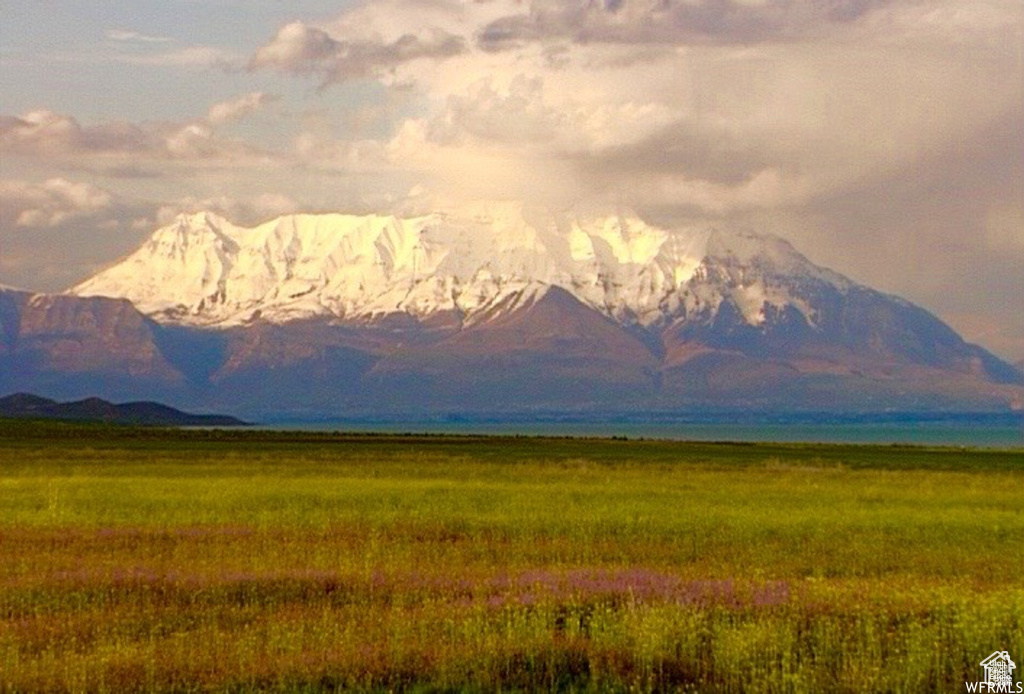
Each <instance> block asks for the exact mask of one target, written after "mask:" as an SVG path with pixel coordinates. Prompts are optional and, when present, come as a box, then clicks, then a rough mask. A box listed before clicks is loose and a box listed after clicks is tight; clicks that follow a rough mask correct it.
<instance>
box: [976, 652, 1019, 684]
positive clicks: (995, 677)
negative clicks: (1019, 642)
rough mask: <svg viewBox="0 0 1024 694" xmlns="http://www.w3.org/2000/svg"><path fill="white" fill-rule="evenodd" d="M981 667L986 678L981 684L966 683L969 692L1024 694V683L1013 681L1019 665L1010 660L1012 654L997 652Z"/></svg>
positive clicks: (982, 662)
mask: <svg viewBox="0 0 1024 694" xmlns="http://www.w3.org/2000/svg"><path fill="white" fill-rule="evenodd" d="M979 665H981V667H982V668H984V670H985V678H984V679H983V680H981V681H980V682H964V684H965V685H967V691H969V692H977V693H978V694H995V693H996V692H1007V694H1024V682H1017V683H1014V681H1013V670H1014V668H1016V667H1017V664H1016V663H1014V662H1013V661H1012V660H1011V659H1010V654H1009V653H1007V652H1006V651H996V652H995V653H993V654H992V655H990V656H989V657H987V658H985V659H984V660H983V661H981V662H980V663H979Z"/></svg>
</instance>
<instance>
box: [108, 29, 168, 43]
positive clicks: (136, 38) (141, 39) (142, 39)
mask: <svg viewBox="0 0 1024 694" xmlns="http://www.w3.org/2000/svg"><path fill="white" fill-rule="evenodd" d="M106 35H107V38H108V39H110V40H111V41H126V42H131V43H167V42H169V41H170V40H171V39H170V38H169V37H167V36H151V35H148V34H143V33H140V32H138V31H132V30H131V29H107V34H106Z"/></svg>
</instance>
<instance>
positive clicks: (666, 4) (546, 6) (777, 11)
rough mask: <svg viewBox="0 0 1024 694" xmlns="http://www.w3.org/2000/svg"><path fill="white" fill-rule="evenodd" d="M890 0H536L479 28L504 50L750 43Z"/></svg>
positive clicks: (790, 35)
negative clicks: (553, 45)
mask: <svg viewBox="0 0 1024 694" xmlns="http://www.w3.org/2000/svg"><path fill="white" fill-rule="evenodd" d="M886 4H888V3H887V2H886V0H835V1H832V2H820V1H815V0H764V1H763V2H760V1H759V2H740V1H737V0H704V1H703V2H688V1H686V0H674V1H673V0H668V1H666V0H606V1H605V2H594V1H593V0H591V1H589V2H583V3H579V2H566V1H564V0H533V2H531V3H530V4H529V7H528V9H527V11H526V12H521V11H520V12H516V13H514V14H510V15H507V16H505V17H501V18H499V19H496V20H494V21H493V22H491V23H489V24H487V25H486V26H484V27H483V28H482V29H481V30H480V31H479V32H478V34H477V42H478V44H479V46H480V47H481V48H482V49H484V50H487V51H504V50H510V49H515V48H519V47H522V46H523V45H524V44H527V43H533V42H552V41H558V40H563V41H569V42H571V43H574V44H594V43H597V44H631V45H651V44H665V45H685V44H691V43H723V44H737V43H739V44H751V43H758V42H762V41H778V40H792V39H796V38H799V37H804V36H808V35H814V34H818V33H820V32H822V31H825V30H827V29H828V27H829V26H831V25H836V24H845V23H849V22H853V21H856V20H858V19H860V18H861V17H863V16H864V15H867V14H868V13H870V12H871V11H872V10H874V9H876V8H878V7H882V6H884V5H886Z"/></svg>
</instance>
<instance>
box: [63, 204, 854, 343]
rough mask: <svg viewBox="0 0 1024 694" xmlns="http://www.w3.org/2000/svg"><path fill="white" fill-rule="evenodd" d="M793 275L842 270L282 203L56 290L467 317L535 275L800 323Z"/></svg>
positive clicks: (643, 319)
mask: <svg viewBox="0 0 1024 694" xmlns="http://www.w3.org/2000/svg"><path fill="white" fill-rule="evenodd" d="M783 278H784V279H785V281H780V280H782V279H783ZM795 281H805V282H806V281H810V282H817V283H826V284H829V285H831V286H835V287H846V286H848V285H849V282H848V281H847V280H845V279H844V278H842V277H841V276H839V275H837V274H835V273H832V272H829V271H827V270H823V269H820V268H818V267H816V266H814V265H812V264H811V263H810V262H809V261H807V259H806V258H804V257H803V256H801V255H800V254H799V253H797V252H796V251H795V250H794V249H793V248H792V247H791V246H790V245H789V244H788V243H786V242H785V241H783V240H782V239H779V238H776V237H768V236H755V235H753V234H736V233H725V232H721V231H711V230H703V229H702V230H680V231H668V230H665V229H660V228H656V227H653V226H651V225H649V224H647V223H645V222H644V221H642V220H641V219H639V218H638V217H636V216H627V215H614V216H604V217H592V218H579V217H575V216H570V215H559V214H552V213H550V212H546V211H542V210H531V209H528V208H525V207H524V206H522V205H516V204H489V205H478V206H475V207H472V208H468V209H461V210H459V211H457V212H454V213H437V214H431V215H425V216H420V217H412V218H405V219H403V218H400V217H395V216H380V215H370V216H352V215H341V214H321V215H311V214H299V215H287V216H284V217H280V218H278V219H274V220H272V221H269V222H266V223H264V224H261V225H259V226H257V227H255V228H244V227H239V226H236V225H234V224H232V223H231V222H229V221H227V220H226V219H224V218H222V217H219V216H217V215H214V214H212V213H209V212H203V213H199V214H192V215H181V216H179V217H178V218H177V219H176V220H175V221H174V222H173V223H172V224H170V225H168V226H166V227H163V228H161V229H159V230H157V231H156V232H155V233H154V234H153V235H152V236H151V237H150V238H149V240H148V241H146V242H145V243H144V244H143V246H142V247H141V248H139V249H138V250H137V251H136V252H135V253H134V254H132V255H131V256H129V257H128V258H127V259H125V260H124V261H123V262H121V263H119V264H117V265H115V266H114V267H112V268H110V269H108V270H106V271H104V272H101V273H100V274H98V275H96V276H95V277H93V278H91V279H89V280H87V281H86V282H83V283H82V284H80V285H78V286H77V287H74V288H73V289H71V290H70V293H72V294H76V295H78V296H83V297H84V296H106V297H117V298H124V299H128V300H130V301H131V302H132V303H134V304H135V305H136V306H137V307H138V308H139V309H140V310H141V311H143V312H144V313H146V314H148V315H150V316H152V317H153V318H154V319H156V320H158V321H161V322H165V323H178V324H188V325H197V326H218V327H229V326H235V325H240V324H245V323H249V322H252V321H254V320H263V321H268V322H273V323H284V322H287V321H289V320H293V319H297V318H309V317H314V316H325V317H329V318H334V319H339V320H366V319H374V318H380V317H382V316H385V315H388V314H393V313H404V314H409V315H412V316H415V317H418V318H424V317H427V316H430V315H432V314H436V313H439V312H451V313H454V314H456V315H457V316H458V317H459V318H461V319H465V320H467V321H472V320H474V317H475V316H478V315H482V314H488V315H493V312H494V308H495V307H496V306H499V305H505V306H507V307H514V306H515V305H516V301H514V300H513V301H509V300H510V299H514V298H515V297H518V296H519V295H521V294H523V293H524V292H526V293H527V294H536V292H538V291H542V290H543V289H544V288H547V287H559V288H562V289H564V290H565V291H567V292H569V293H570V294H572V295H573V296H575V297H576V298H577V299H578V300H579V301H580V302H582V303H583V304H585V305H587V306H590V307H592V308H595V309H597V310H598V311H600V312H601V313H603V314H605V315H607V316H609V317H610V318H613V319H614V320H616V321H617V322H619V323H622V324H626V325H629V324H634V323H637V324H640V325H642V326H651V325H657V324H660V323H663V322H665V321H666V320H670V319H672V318H676V317H679V316H685V315H704V316H705V317H706V316H707V315H708V314H709V313H712V314H713V313H714V312H715V311H717V308H718V306H719V305H720V304H721V302H722V301H723V300H730V301H731V302H732V303H733V304H735V305H736V306H737V307H739V308H740V311H741V313H742V315H743V317H744V319H745V320H746V321H747V322H748V323H749V324H751V325H758V324H761V323H763V322H764V321H765V320H766V316H767V315H768V313H767V312H769V311H770V310H772V309H775V310H782V309H785V308H786V307H793V308H795V309H796V310H797V311H799V312H800V313H801V314H802V315H803V316H804V317H805V318H806V319H807V321H808V322H809V323H814V321H815V315H814V310H813V308H812V307H811V306H810V305H809V304H808V302H807V301H806V300H804V299H802V298H801V297H800V296H799V295H798V294H795V293H793V291H792V289H793V287H792V285H793V282H795Z"/></svg>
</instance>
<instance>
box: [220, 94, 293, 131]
mask: <svg viewBox="0 0 1024 694" xmlns="http://www.w3.org/2000/svg"><path fill="white" fill-rule="evenodd" d="M276 99H277V97H275V96H271V95H269V94H265V93H264V92H249V93H248V94H242V95H241V96H238V97H236V98H234V99H229V100H227V101H221V102H218V103H216V104H214V105H213V106H211V107H210V110H209V112H208V113H207V114H206V120H207V122H208V123H210V124H211V125H215V126H216V125H223V124H225V123H231V122H234V121H238V120H241V119H242V118H245V117H246V116H248V115H249V114H250V113H254V112H256V111H259V110H260V109H262V108H264V107H265V106H266V105H267V104H269V103H271V102H272V101H275V100H276Z"/></svg>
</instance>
